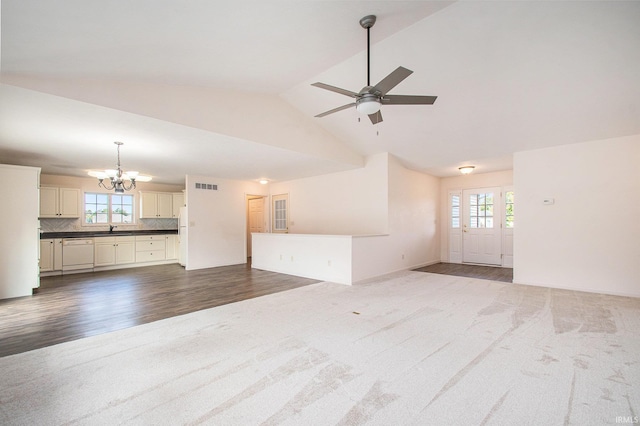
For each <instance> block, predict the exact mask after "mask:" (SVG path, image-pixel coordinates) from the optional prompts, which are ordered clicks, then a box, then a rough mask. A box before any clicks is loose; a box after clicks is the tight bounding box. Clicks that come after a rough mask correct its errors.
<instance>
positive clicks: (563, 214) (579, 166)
mask: <svg viewBox="0 0 640 426" xmlns="http://www.w3.org/2000/svg"><path fill="white" fill-rule="evenodd" d="M638 164H640V135H635V136H629V137H621V138H615V139H607V140H601V141H593V142H586V143H580V144H573V145H564V146H559V147H554V148H547V149H539V150H534V151H526V152H519V153H516V154H515V157H514V171H515V174H514V186H515V192H516V194H517V195H516V197H517V205H516V215H517V216H516V218H517V219H516V221H517V228H516V229H515V232H514V254H515V258H514V282H515V283H520V284H531V285H540V286H548V287H557V288H567V289H573V290H582V291H591V292H600V293H609V294H618V295H630V296H640V244H639V243H638V241H639V239H640V220H638V217H640V172H639V171H638V170H639V168H638ZM544 198H554V200H555V203H554V204H553V205H545V204H543V202H542V200H543V199H544Z"/></svg>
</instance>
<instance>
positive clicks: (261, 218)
mask: <svg viewBox="0 0 640 426" xmlns="http://www.w3.org/2000/svg"><path fill="white" fill-rule="evenodd" d="M266 198H267V197H265V196H264V195H247V257H248V258H250V257H251V244H252V239H251V234H252V233H258V232H266V230H267V226H266V223H267V222H266V218H265V216H266V215H265V204H266V203H265V199H266Z"/></svg>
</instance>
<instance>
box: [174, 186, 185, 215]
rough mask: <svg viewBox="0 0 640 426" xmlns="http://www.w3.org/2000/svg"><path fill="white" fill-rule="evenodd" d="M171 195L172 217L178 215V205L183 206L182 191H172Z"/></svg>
mask: <svg viewBox="0 0 640 426" xmlns="http://www.w3.org/2000/svg"><path fill="white" fill-rule="evenodd" d="M172 196H173V216H172V217H173V218H174V219H177V218H178V217H180V207H184V194H183V193H182V192H174V193H173V194H172Z"/></svg>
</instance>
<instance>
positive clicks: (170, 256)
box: [165, 235, 178, 260]
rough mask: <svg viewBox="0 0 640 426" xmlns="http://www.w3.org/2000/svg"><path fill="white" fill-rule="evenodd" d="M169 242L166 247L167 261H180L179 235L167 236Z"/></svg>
mask: <svg viewBox="0 0 640 426" xmlns="http://www.w3.org/2000/svg"><path fill="white" fill-rule="evenodd" d="M166 238H167V242H166V245H165V249H166V253H167V254H166V255H167V260H177V259H178V236H177V235H167V236H166Z"/></svg>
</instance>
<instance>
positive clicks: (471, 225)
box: [462, 188, 502, 265]
mask: <svg viewBox="0 0 640 426" xmlns="http://www.w3.org/2000/svg"><path fill="white" fill-rule="evenodd" d="M462 200H463V202H462V207H463V215H462V247H463V249H462V261H463V262H465V263H480V264H487V265H501V264H502V229H501V223H502V198H501V194H500V188H480V189H468V190H464V191H463V192H462Z"/></svg>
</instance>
